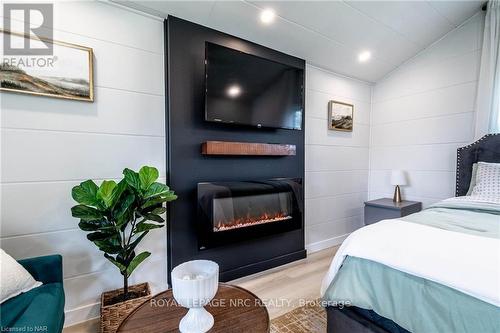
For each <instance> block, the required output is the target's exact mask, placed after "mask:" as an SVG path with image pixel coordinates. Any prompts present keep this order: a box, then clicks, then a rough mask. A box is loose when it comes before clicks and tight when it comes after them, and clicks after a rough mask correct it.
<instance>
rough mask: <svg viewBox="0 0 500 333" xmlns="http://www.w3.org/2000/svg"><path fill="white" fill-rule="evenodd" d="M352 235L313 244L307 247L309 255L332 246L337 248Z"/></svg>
mask: <svg viewBox="0 0 500 333" xmlns="http://www.w3.org/2000/svg"><path fill="white" fill-rule="evenodd" d="M349 235H350V233H348V234H345V235H340V236H336V237H333V238H329V239H325V240H322V241H319V242H315V243H311V244H307V245H306V250H307V253H314V252H318V251H321V250H324V249H327V248H329V247H332V246H337V245H340V244H342V242H343V241H344V240H345V239H346V238H347V236H349Z"/></svg>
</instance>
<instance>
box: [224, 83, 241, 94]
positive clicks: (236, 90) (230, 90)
mask: <svg viewBox="0 0 500 333" xmlns="http://www.w3.org/2000/svg"><path fill="white" fill-rule="evenodd" d="M227 94H228V95H229V97H238V96H239V95H240V94H241V88H240V86H237V85H232V86H230V87H229V88H228V89H227Z"/></svg>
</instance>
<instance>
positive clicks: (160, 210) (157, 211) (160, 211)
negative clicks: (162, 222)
mask: <svg viewBox="0 0 500 333" xmlns="http://www.w3.org/2000/svg"><path fill="white" fill-rule="evenodd" d="M166 211H167V209H166V208H165V207H158V208H155V209H153V211H152V212H151V214H156V215H161V214H163V213H165V212H166Z"/></svg>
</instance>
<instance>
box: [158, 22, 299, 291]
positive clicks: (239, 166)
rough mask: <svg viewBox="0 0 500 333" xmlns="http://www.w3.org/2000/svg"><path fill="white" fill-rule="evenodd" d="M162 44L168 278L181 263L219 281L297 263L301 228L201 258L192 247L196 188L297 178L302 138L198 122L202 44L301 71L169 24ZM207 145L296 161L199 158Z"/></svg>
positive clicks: (205, 31) (243, 44) (208, 32)
mask: <svg viewBox="0 0 500 333" xmlns="http://www.w3.org/2000/svg"><path fill="white" fill-rule="evenodd" d="M165 38H166V40H165V49H166V50H165V51H166V56H165V70H166V74H165V77H166V94H165V95H166V108H165V109H166V126H165V127H166V144H167V145H166V147H167V148H166V149H167V151H166V156H167V183H168V184H169V186H170V187H171V188H172V189H173V190H175V192H176V194H177V195H178V197H179V198H178V199H177V200H176V201H175V202H173V203H171V204H170V206H169V210H168V226H167V233H168V243H167V246H168V269H169V272H170V271H171V270H172V268H173V267H175V266H176V265H178V264H180V263H182V262H185V261H188V260H195V259H210V260H214V261H216V262H217V263H218V264H219V266H220V272H221V277H220V278H221V281H228V280H232V279H235V278H238V277H241V276H244V275H248V274H252V273H255V272H258V271H261V270H264V269H268V268H271V267H275V266H278V265H282V264H285V263H288V262H291V261H294V260H297V259H301V258H304V257H305V256H306V252H305V249H304V222H303V221H302V228H300V229H298V230H294V231H289V232H285V233H282V234H278V235H269V236H266V237H262V238H259V239H252V240H249V241H245V242H241V243H237V244H232V245H228V246H223V247H215V248H210V249H207V250H199V248H198V239H197V223H198V218H197V184H198V183H199V182H214V181H245V180H265V179H271V178H280V177H286V178H302V179H303V178H304V130H302V131H296V130H286V129H258V128H254V127H244V126H236V125H225V124H217V123H211V122H205V121H204V111H205V110H204V102H205V101H204V88H205V80H204V76H205V64H204V60H205V42H207V41H208V42H211V43H215V44H219V45H223V46H226V47H230V48H233V49H237V50H240V51H243V52H246V53H249V54H253V55H256V56H259V57H263V58H267V59H270V60H274V61H278V62H281V63H284V64H287V65H290V66H294V67H297V68H301V69H304V70H305V62H304V60H302V59H299V58H296V57H292V56H289V55H286V54H284V53H281V52H278V51H275V50H272V49H269V48H266V47H263V46H260V45H257V44H255V43H252V42H249V41H246V40H243V39H240V38H237V37H234V36H230V35H228V34H225V33H222V32H219V31H216V30H213V29H209V28H206V27H203V26H201V25H197V24H194V23H191V22H188V21H185V20H182V19H179V18H176V17H172V16H169V17H168V19H167V20H165ZM304 85H305V82H304ZM304 88H305V87H304ZM304 91H305V89H304ZM303 100H304V99H303ZM304 117H305V116H303V118H304ZM302 128H303V129H304V120H303V121H302ZM208 140H219V141H243V142H263V143H285V144H294V145H296V146H297V155H296V156H287V157H256V156H246V157H242V156H204V155H202V154H201V144H202V143H203V142H204V141H208ZM302 216H304V214H302ZM169 282H170V276H169Z"/></svg>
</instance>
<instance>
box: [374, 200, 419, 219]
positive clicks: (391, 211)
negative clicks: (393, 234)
mask: <svg viewBox="0 0 500 333" xmlns="http://www.w3.org/2000/svg"><path fill="white" fill-rule="evenodd" d="M421 210H422V203H421V202H418V201H408V200H403V201H401V202H394V201H392V199H388V198H383V199H377V200H370V201H366V202H365V225H368V224H372V223H376V222H378V221H381V220H386V219H395V218H398V217H403V216H406V215H410V214H413V213H416V212H419V211H421Z"/></svg>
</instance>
